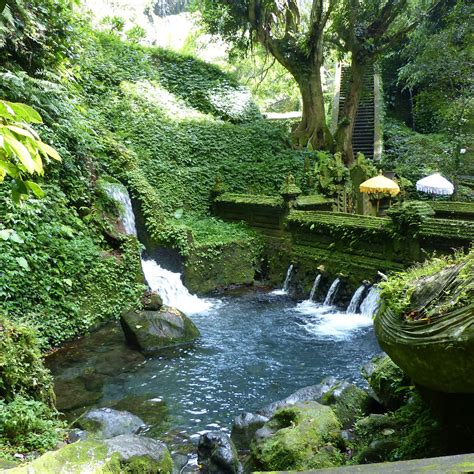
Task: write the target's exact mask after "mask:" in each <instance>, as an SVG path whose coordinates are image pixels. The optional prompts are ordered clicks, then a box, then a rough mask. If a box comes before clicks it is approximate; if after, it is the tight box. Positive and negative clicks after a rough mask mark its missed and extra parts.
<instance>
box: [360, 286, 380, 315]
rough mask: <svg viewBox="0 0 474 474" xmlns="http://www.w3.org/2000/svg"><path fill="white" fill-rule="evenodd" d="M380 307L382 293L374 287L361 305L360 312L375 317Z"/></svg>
mask: <svg viewBox="0 0 474 474" xmlns="http://www.w3.org/2000/svg"><path fill="white" fill-rule="evenodd" d="M379 306H380V292H379V290H378V288H377V287H375V286H373V287H372V288H371V289H370V291H369V293H368V294H367V296H366V297H365V299H364V301H362V304H361V305H360V312H361V313H362V314H363V315H364V316H370V317H372V316H375V313H376V312H377V310H378V309H379Z"/></svg>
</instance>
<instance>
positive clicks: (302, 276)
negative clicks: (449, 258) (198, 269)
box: [214, 194, 474, 299]
mask: <svg viewBox="0 0 474 474" xmlns="http://www.w3.org/2000/svg"><path fill="white" fill-rule="evenodd" d="M304 198H305V199H306V200H311V198H308V197H306V196H305V197H304ZM298 199H299V200H300V201H301V199H302V197H300V198H298ZM312 201H313V202H316V201H317V200H315V199H312ZM320 204H321V206H324V207H316V208H314V207H312V208H311V209H316V210H310V211H309V210H299V209H301V208H303V209H304V206H299V205H298V201H296V202H291V203H285V201H284V200H282V199H280V198H279V197H278V196H277V197H273V196H252V195H229V194H223V195H221V196H219V197H218V198H217V199H216V200H215V202H214V212H215V214H217V215H218V216H219V217H221V218H222V219H224V220H228V221H234V222H235V221H244V222H246V223H247V224H248V225H250V226H251V227H253V228H254V229H256V230H258V231H260V232H261V233H262V235H263V236H264V240H265V249H264V262H265V263H264V265H263V268H262V270H263V273H264V276H265V277H267V279H268V280H269V281H270V282H271V283H272V284H274V285H278V283H281V282H282V281H283V278H284V276H285V272H286V270H287V268H288V266H289V264H290V263H293V264H294V267H295V269H294V274H293V277H292V287H293V292H294V294H295V296H297V297H305V296H306V295H307V294H308V293H309V291H310V289H311V285H312V283H313V280H314V278H315V276H316V275H317V274H318V273H321V274H322V275H323V277H324V278H323V279H322V285H323V287H324V286H328V285H329V284H330V282H331V280H332V279H333V278H335V277H336V276H338V277H340V278H341V279H342V280H343V283H345V285H343V286H344V287H346V289H347V295H348V296H349V295H350V293H351V292H352V291H353V290H354V289H355V288H356V287H357V286H359V285H360V284H361V283H362V282H363V281H366V280H369V281H372V282H374V281H375V280H376V279H378V278H379V277H380V276H379V272H382V273H389V272H393V271H400V270H403V269H404V268H406V267H408V266H410V265H412V264H413V263H416V262H420V261H423V260H424V259H425V258H426V256H427V254H429V253H432V252H434V251H435V252H438V253H450V252H452V249H453V248H460V247H464V248H467V247H469V245H470V243H471V242H472V240H473V238H474V225H473V224H474V223H473V222H472V221H469V220H455V219H449V220H447V219H440V218H432V217H431V218H426V219H425V220H424V221H422V222H421V224H420V226H418V227H416V228H413V229H408V230H406V229H405V230H401V229H400V228H399V227H397V226H396V225H395V224H394V222H393V221H392V219H391V218H389V217H386V218H377V217H372V216H362V215H356V214H343V213H337V212H330V211H328V210H327V206H328V202H327V201H324V200H322V201H320ZM321 208H322V209H325V210H317V209H321ZM343 299H344V298H343Z"/></svg>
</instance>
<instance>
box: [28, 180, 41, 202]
mask: <svg viewBox="0 0 474 474" xmlns="http://www.w3.org/2000/svg"><path fill="white" fill-rule="evenodd" d="M25 184H26V187H27V188H28V189H29V190H30V191H32V192H33V194H34V195H35V196H36V197H37V198H39V199H41V198H43V197H44V191H43V190H42V189H41V186H40V185H39V184H37V183H35V182H33V181H25Z"/></svg>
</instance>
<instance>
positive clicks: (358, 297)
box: [346, 285, 365, 314]
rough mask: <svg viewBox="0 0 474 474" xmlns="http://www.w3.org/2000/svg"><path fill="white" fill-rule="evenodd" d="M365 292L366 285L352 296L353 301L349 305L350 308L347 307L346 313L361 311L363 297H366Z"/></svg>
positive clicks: (360, 287)
mask: <svg viewBox="0 0 474 474" xmlns="http://www.w3.org/2000/svg"><path fill="white" fill-rule="evenodd" d="M364 291H365V285H361V286H359V288H357V290H356V291H355V293H354V294H353V295H352V298H351V301H350V303H349V306H348V307H347V310H346V313H351V314H353V313H356V312H357V310H358V309H359V306H360V304H361V301H362V297H363V296H364Z"/></svg>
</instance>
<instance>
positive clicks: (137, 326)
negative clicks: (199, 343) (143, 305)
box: [120, 306, 199, 354]
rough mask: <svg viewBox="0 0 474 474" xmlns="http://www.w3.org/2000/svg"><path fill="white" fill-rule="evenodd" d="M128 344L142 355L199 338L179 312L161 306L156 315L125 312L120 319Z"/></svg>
mask: <svg viewBox="0 0 474 474" xmlns="http://www.w3.org/2000/svg"><path fill="white" fill-rule="evenodd" d="M120 323H121V325H122V328H123V331H124V333H125V337H126V339H127V341H128V343H129V344H130V345H131V346H133V347H136V348H137V349H139V350H141V351H142V352H144V353H145V354H154V353H156V352H159V351H160V350H161V349H163V348H166V347H172V346H176V345H180V344H185V343H188V342H191V341H193V340H194V339H196V338H198V337H199V330H198V328H197V327H196V326H195V325H194V323H193V322H192V321H191V320H190V319H189V318H188V317H187V316H186V315H185V314H184V313H182V312H181V311H179V310H178V309H176V308H171V307H169V306H162V307H161V309H160V310H159V311H128V312H126V313H123V314H122V315H121V317H120Z"/></svg>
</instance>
